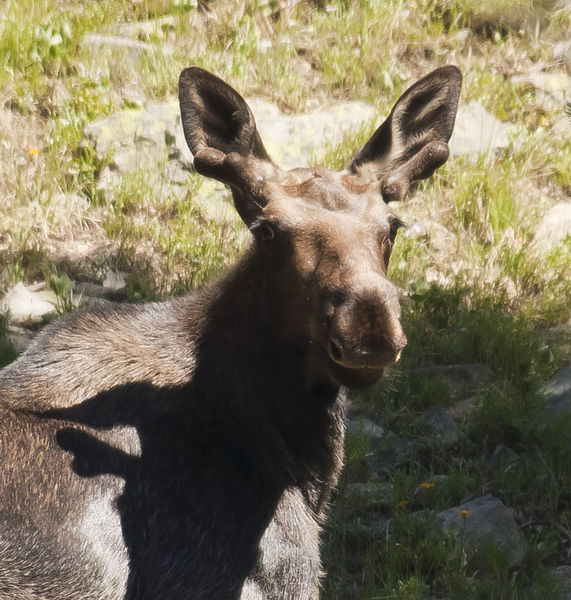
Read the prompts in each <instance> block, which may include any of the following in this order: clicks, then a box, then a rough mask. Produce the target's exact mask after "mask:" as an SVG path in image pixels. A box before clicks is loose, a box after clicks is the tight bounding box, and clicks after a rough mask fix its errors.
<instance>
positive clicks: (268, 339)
mask: <svg viewBox="0 0 571 600" xmlns="http://www.w3.org/2000/svg"><path fill="white" fill-rule="evenodd" d="M267 273H268V265H267V264H264V258H263V257H260V256H259V255H258V254H257V253H256V252H255V250H254V249H251V250H250V251H248V252H247V253H246V254H245V255H244V256H243V258H242V259H241V260H240V261H239V263H238V264H237V265H236V266H235V267H234V268H233V269H232V270H231V271H230V272H229V273H227V274H226V275H225V276H223V277H222V278H221V279H220V280H219V281H218V282H217V283H216V284H214V286H212V287H211V288H209V289H208V290H207V291H206V292H205V294H206V299H207V302H206V303H205V305H204V308H205V314H204V318H203V325H202V328H203V330H202V332H200V333H199V335H198V339H197V342H196V344H197V345H196V350H197V352H196V356H197V363H196V371H195V375H194V378H193V379H194V382H196V383H197V384H198V386H197V387H198V388H199V389H200V388H203V389H204V388H207V389H208V390H209V398H208V399H205V401H207V402H208V406H209V407H210V408H211V409H212V410H217V409H218V410H222V411H226V412H230V413H232V414H233V416H235V418H236V423H238V422H240V431H246V432H248V435H254V436H258V435H259V433H258V432H263V435H262V436H261V440H262V443H265V442H267V445H268V447H271V449H267V451H268V460H269V461H270V462H272V463H274V464H275V463H278V464H280V465H282V464H284V463H288V465H287V469H288V471H289V470H290V468H291V469H293V470H295V471H297V473H296V474H295V475H294V478H295V479H296V480H297V479H299V478H300V477H301V478H304V477H305V476H307V475H308V472H312V473H316V472H320V473H322V474H325V472H331V470H332V469H333V470H337V469H338V468H339V466H340V461H341V459H340V457H339V451H340V450H341V447H342V440H343V428H344V402H343V394H342V393H340V391H341V389H340V387H339V386H337V385H335V384H333V383H331V382H330V380H329V379H328V378H326V376H325V374H324V372H322V371H321V370H320V368H319V366H318V362H317V361H316V360H315V358H314V357H312V355H311V352H310V350H309V349H308V347H309V345H308V343H307V341H304V340H301V339H293V338H292V337H291V336H288V335H286V333H284V331H285V324H284V323H283V321H282V320H283V312H282V306H281V303H282V302H283V300H280V299H279V298H277V297H276V296H278V295H279V294H278V293H277V290H275V289H274V288H273V286H272V279H273V278H272V277H271V276H268V275H267ZM203 384H206V385H205V386H204V385H203ZM244 420H246V422H244ZM234 430H235V431H236V430H238V427H235V428H234ZM264 441H265V442H264ZM276 448H278V449H279V452H280V454H281V456H280V457H276V456H272V457H270V454H272V455H273V454H274V452H275V449H276ZM285 455H287V457H286V456H285ZM301 457H303V459H302V458H301ZM284 459H285V460H284ZM301 463H304V464H301Z"/></svg>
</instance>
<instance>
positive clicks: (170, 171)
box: [82, 42, 375, 210]
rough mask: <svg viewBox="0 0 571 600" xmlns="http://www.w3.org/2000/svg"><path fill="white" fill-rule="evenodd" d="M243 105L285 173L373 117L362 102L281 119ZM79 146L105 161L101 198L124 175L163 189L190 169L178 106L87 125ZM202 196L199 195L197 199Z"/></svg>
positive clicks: (260, 105)
mask: <svg viewBox="0 0 571 600" xmlns="http://www.w3.org/2000/svg"><path fill="white" fill-rule="evenodd" d="M137 43H140V42H137ZM248 102H249V104H250V106H251V108H252V111H253V112H254V115H255V118H256V122H257V124H258V128H259V130H260V133H261V136H262V139H263V140H264V144H265V145H266V148H267V149H268V152H269V154H270V156H272V158H273V159H274V160H276V162H277V163H278V164H280V165H281V166H283V167H285V168H292V167H294V166H300V165H303V166H306V165H308V164H309V163H310V162H311V159H312V156H313V154H312V152H315V151H319V150H320V149H321V150H323V149H325V148H326V147H327V146H335V145H336V144H338V143H339V142H341V141H342V140H343V138H344V137H345V136H346V135H348V134H349V133H350V132H351V131H353V130H355V129H357V128H358V127H359V126H361V125H362V124H363V123H366V122H368V121H370V120H371V118H373V116H374V115H375V109H374V107H373V106H371V105H369V104H366V103H364V102H345V103H342V104H336V105H333V106H330V107H327V108H324V109H322V110H319V111H317V112H314V113H311V114H305V115H283V114H282V113H281V112H280V111H279V109H278V107H277V106H275V105H274V104H272V103H270V102H267V101H265V100H261V99H253V100H252V101H248ZM82 146H92V147H93V148H94V149H95V153H96V156H97V158H98V159H99V160H101V161H109V164H108V166H106V167H105V168H104V169H103V170H102V172H101V174H100V176H99V180H98V184H97V187H98V189H99V190H100V191H102V192H104V193H105V192H108V191H111V190H112V189H113V188H114V187H116V186H117V185H118V184H119V183H120V182H121V179H122V177H123V175H125V174H126V173H132V172H136V171H139V170H144V171H146V172H147V173H149V174H150V177H154V176H158V175H159V174H161V175H162V177H163V178H164V180H165V181H166V182H167V183H168V184H184V183H186V180H187V177H188V172H189V170H191V168H192V161H193V158H192V153H191V152H190V150H189V149H188V146H187V144H186V141H185V138H184V134H183V130H182V125H181V120H180V109H179V105H178V102H177V101H171V102H166V103H161V104H153V105H150V106H148V107H146V108H144V109H133V110H123V111H120V112H118V113H116V114H114V115H111V116H110V117H107V118H106V119H101V120H98V121H95V122H93V123H90V124H89V125H88V126H87V127H86V128H85V130H84V138H83V141H82ZM220 189H223V187H220ZM206 195H207V194H206V193H203V191H202V190H200V191H199V192H198V197H203V196H206ZM226 196H227V194H226ZM210 206H212V203H211V202H210ZM219 208H221V205H219V203H218V206H217V209H216V210H218V209H219Z"/></svg>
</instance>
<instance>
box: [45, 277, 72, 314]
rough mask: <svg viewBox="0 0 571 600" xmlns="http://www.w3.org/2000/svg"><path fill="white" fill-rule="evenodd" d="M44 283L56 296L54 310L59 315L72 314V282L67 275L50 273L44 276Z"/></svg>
mask: <svg viewBox="0 0 571 600" xmlns="http://www.w3.org/2000/svg"><path fill="white" fill-rule="evenodd" d="M46 283H47V284H48V287H49V288H50V290H51V291H52V292H53V293H54V294H55V296H56V302H55V305H54V306H55V309H56V312H57V313H58V314H59V315H63V314H65V313H69V312H73V311H74V310H75V308H76V305H75V303H74V301H73V281H72V280H71V279H70V278H69V276H68V275H67V273H61V274H58V272H57V271H55V270H54V271H52V272H50V273H48V274H47V275H46Z"/></svg>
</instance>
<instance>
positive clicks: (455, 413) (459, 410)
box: [448, 394, 481, 423]
mask: <svg viewBox="0 0 571 600" xmlns="http://www.w3.org/2000/svg"><path fill="white" fill-rule="evenodd" d="M480 402H481V399H480V396H478V395H477V394H475V395H473V396H468V397H467V398H463V399H462V400H459V401H458V402H456V403H455V404H454V406H451V407H450V408H449V409H448V412H449V413H450V416H451V417H452V418H453V419H454V420H455V421H456V422H459V423H461V422H462V421H464V419H466V417H467V416H468V415H469V414H470V413H471V412H472V411H473V410H474V409H475V408H476V407H477V406H479V405H480Z"/></svg>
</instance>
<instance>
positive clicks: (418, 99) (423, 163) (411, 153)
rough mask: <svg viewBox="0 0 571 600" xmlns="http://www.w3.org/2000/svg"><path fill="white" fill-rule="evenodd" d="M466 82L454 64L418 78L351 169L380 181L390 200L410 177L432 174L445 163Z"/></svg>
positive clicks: (399, 196) (399, 195)
mask: <svg viewBox="0 0 571 600" xmlns="http://www.w3.org/2000/svg"><path fill="white" fill-rule="evenodd" d="M461 85H462V75H461V73H460V70H459V69H458V68H457V67H454V66H447V67H441V68H440V69H436V70H435V71H432V73H430V74H428V75H427V76H426V77H423V78H422V79H421V80H420V81H417V82H416V83H415V84H414V85H413V86H412V87H410V88H409V89H408V90H407V91H406V92H405V93H404V94H403V95H402V96H401V97H400V98H399V100H398V101H397V103H396V104H395V106H394V107H393V109H392V111H391V114H390V115H389V116H388V117H387V119H386V121H385V122H384V123H383V124H382V125H381V126H380V127H379V128H378V129H377V130H376V131H375V133H374V134H373V136H372V137H371V139H370V140H369V141H368V142H367V143H366V144H365V145H364V146H363V148H362V149H361V151H360V152H359V153H358V154H357V155H356V156H355V158H354V159H353V161H352V162H351V164H350V165H349V171H350V172H351V173H354V174H356V175H362V176H365V177H370V176H371V175H372V176H374V177H376V178H377V179H379V180H380V181H381V192H382V194H383V199H384V200H385V202H390V201H392V200H400V199H402V198H403V197H404V196H405V195H406V193H407V192H408V189H409V186H410V183H411V181H414V180H417V179H424V178H426V177H429V176H430V175H431V174H432V173H433V172H434V170H435V169H437V168H438V167H439V166H441V165H442V164H443V163H444V162H446V160H447V158H448V155H449V150H448V144H447V142H448V140H449V139H450V136H451V135H452V129H453V128H454V120H455V118H456V110H457V108H458V98H459V96H460V88H461Z"/></svg>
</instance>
